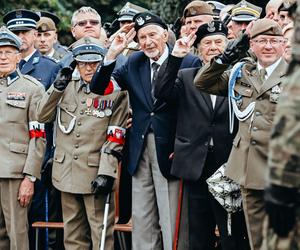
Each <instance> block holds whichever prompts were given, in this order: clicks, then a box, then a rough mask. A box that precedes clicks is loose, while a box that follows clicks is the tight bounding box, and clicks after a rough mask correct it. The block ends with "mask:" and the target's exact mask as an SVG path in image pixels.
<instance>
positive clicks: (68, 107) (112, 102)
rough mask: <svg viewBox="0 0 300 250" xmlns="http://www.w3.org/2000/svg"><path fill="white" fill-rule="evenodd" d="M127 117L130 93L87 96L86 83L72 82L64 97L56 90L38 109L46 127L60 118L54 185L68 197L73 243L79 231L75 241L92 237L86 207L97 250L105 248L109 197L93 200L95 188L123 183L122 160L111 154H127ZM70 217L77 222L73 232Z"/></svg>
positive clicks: (65, 201)
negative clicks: (110, 181) (101, 182)
mask: <svg viewBox="0 0 300 250" xmlns="http://www.w3.org/2000/svg"><path fill="white" fill-rule="evenodd" d="M105 106H106V107H105ZM101 112H103V113H104V114H102V113H101ZM127 114H128V97H127V92H115V93H112V94H110V95H106V96H99V95H96V94H93V93H85V91H84V90H83V87H82V85H81V81H80V80H77V81H71V82H70V83H69V86H68V87H67V88H66V90H65V91H64V92H61V91H58V90H56V89H55V88H54V87H53V86H52V87H51V88H50V89H49V90H48V91H47V93H46V94H45V95H44V97H43V99H42V101H41V103H40V105H39V108H38V116H39V120H40V121H45V122H46V121H47V122H51V121H53V120H54V119H55V115H57V118H56V119H57V120H56V131H55V134H56V137H55V144H56V149H55V153H54V163H53V173H52V181H53V185H54V186H55V187H56V188H57V189H58V190H60V191H62V206H63V219H64V223H65V234H67V235H68V237H72V235H71V232H73V230H76V229H77V227H78V228H80V229H79V230H78V231H77V233H76V236H74V238H76V237H77V236H78V235H82V234H83V235H84V234H85V233H86V234H88V228H87V227H86V225H84V226H83V221H82V220H84V218H80V217H81V216H82V214H84V213H83V212H82V211H81V209H82V208H81V209H80V207H84V208H85V210H86V216H87V219H88V220H89V223H90V225H89V226H90V227H91V235H92V241H93V249H96V248H97V247H99V238H100V235H101V234H100V233H101V225H102V219H103V218H102V216H103V209H104V201H105V197H104V196H102V195H99V196H95V195H94V194H92V191H91V182H92V181H93V180H94V179H95V178H96V177H97V175H99V174H103V175H108V176H112V177H114V178H116V177H117V166H118V161H117V158H116V157H114V156H113V155H111V154H109V153H106V152H109V150H111V149H112V150H115V151H120V150H121V148H122V146H123V143H124V135H125V129H124V127H125V124H126V119H127ZM103 115H104V116H103ZM76 194H81V196H80V197H82V198H83V201H82V202H83V203H84V205H83V204H80V202H79V201H78V199H77V197H78V196H77V195H76ZM75 204H76V205H75ZM111 205H112V206H111V209H110V214H109V223H108V225H109V231H108V234H107V243H106V246H107V248H106V249H113V246H112V224H113V222H114V220H113V218H114V209H113V199H112V200H111ZM72 206H73V207H72ZM76 206H77V207H76ZM70 209H72V210H70ZM93 209H95V211H96V214H94V212H93ZM79 210H80V213H78V211H79ZM77 213H78V214H77ZM81 213H82V214H81ZM67 217H68V218H69V217H73V220H74V221H73V222H72V224H70V227H69V225H68V223H69V222H68V221H66V218H67ZM74 218H75V219H74ZM85 230H87V231H85ZM66 239H67V241H68V240H71V239H70V238H66ZM67 246H69V247H71V248H70V249H77V248H76V246H75V245H71V244H70V245H69V244H67V245H66V242H65V247H67ZM78 249H81V248H78ZM84 249H85V248H84ZM87 249H88V248H87Z"/></svg>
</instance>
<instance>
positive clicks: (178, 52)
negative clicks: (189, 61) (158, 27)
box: [172, 32, 197, 57]
mask: <svg viewBox="0 0 300 250" xmlns="http://www.w3.org/2000/svg"><path fill="white" fill-rule="evenodd" d="M196 38H197V36H196V35H195V33H194V32H193V33H191V34H189V35H188V36H184V37H182V38H180V39H178V40H177V41H176V42H175V46H174V48H173V51H172V55H173V56H176V57H185V56H186V55H187V54H188V53H189V52H190V50H191V47H192V45H193V44H194V42H195V40H196Z"/></svg>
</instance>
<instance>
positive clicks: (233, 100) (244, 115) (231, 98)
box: [228, 62, 255, 134]
mask: <svg viewBox="0 0 300 250" xmlns="http://www.w3.org/2000/svg"><path fill="white" fill-rule="evenodd" d="M244 63H245V62H239V63H236V64H235V65H234V66H233V68H232V70H231V72H230V76H229V83H228V105H229V131H230V133H231V134H232V132H233V127H234V114H235V116H236V117H237V119H238V120H239V121H246V120H247V119H248V118H249V117H250V116H251V114H252V113H253V111H254V109H255V102H251V103H250V104H249V105H248V106H247V107H246V108H245V109H244V110H243V111H241V110H240V109H239V107H238V105H237V101H239V100H241V99H242V96H241V95H238V96H235V94H234V87H235V83H236V80H237V78H240V77H241V72H242V67H243V65H244ZM250 126H251V124H250Z"/></svg>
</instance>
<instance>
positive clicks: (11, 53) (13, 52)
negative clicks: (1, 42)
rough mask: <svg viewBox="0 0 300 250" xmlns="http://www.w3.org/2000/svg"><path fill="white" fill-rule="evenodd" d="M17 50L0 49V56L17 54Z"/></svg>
mask: <svg viewBox="0 0 300 250" xmlns="http://www.w3.org/2000/svg"><path fill="white" fill-rule="evenodd" d="M18 53H19V52H16V51H10V50H6V51H0V57H2V56H3V55H4V56H5V57H12V56H13V55H16V54H18Z"/></svg>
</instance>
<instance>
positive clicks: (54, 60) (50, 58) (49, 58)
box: [42, 55, 59, 64]
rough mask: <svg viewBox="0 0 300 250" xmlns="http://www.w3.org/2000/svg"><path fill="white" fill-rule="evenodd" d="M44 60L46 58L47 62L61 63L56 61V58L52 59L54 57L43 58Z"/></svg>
mask: <svg viewBox="0 0 300 250" xmlns="http://www.w3.org/2000/svg"><path fill="white" fill-rule="evenodd" d="M42 58H44V59H46V60H50V61H52V62H54V63H56V64H57V63H59V61H57V60H56V59H54V58H52V57H49V56H44V55H43V56H42Z"/></svg>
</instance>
